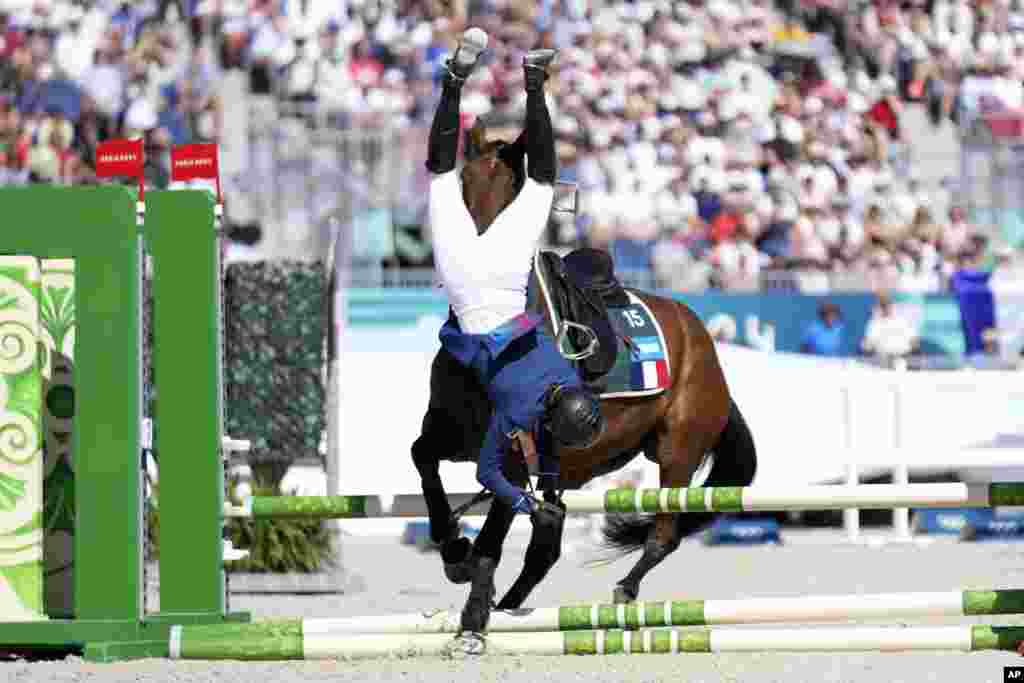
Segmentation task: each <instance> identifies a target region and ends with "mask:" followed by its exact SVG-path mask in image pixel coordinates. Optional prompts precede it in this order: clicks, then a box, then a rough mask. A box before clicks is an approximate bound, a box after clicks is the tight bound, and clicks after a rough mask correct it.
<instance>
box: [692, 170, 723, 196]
mask: <svg viewBox="0 0 1024 683" xmlns="http://www.w3.org/2000/svg"><path fill="white" fill-rule="evenodd" d="M724 186H725V174H724V173H723V172H722V171H719V170H718V169H716V168H713V167H711V166H706V165H703V164H702V165H700V166H697V167H696V168H694V169H693V171H691V172H690V191H691V192H699V191H700V190H704V191H706V192H721V191H722V190H723V189H725V187H724Z"/></svg>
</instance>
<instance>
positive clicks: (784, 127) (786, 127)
mask: <svg viewBox="0 0 1024 683" xmlns="http://www.w3.org/2000/svg"><path fill="white" fill-rule="evenodd" d="M777 125H778V133H779V137H781V138H782V139H783V140H786V141H787V142H792V143H794V144H800V143H801V142H803V141H804V127H803V125H801V123H800V122H799V121H797V120H796V119H794V118H793V117H792V116H781V117H779V121H778V124H777Z"/></svg>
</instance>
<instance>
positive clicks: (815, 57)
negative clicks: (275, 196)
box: [0, 0, 1024, 291]
mask: <svg viewBox="0 0 1024 683" xmlns="http://www.w3.org/2000/svg"><path fill="white" fill-rule="evenodd" d="M470 24H473V25H479V26H482V27H484V28H485V29H486V30H487V31H488V32H489V33H490V34H491V45H492V47H493V50H491V51H490V52H489V54H488V56H487V59H486V64H485V68H481V69H479V70H478V72H477V73H476V74H474V76H473V77H472V78H471V79H470V81H469V83H468V84H467V88H466V92H465V93H464V96H463V109H464V112H465V114H466V123H467V124H469V123H472V121H473V120H474V119H475V118H477V117H483V118H484V120H485V121H486V122H487V123H488V126H489V128H490V129H491V130H493V131H494V135H513V134H515V130H514V128H515V126H517V125H518V123H519V121H520V120H521V115H522V104H523V101H524V97H525V93H524V92H523V89H522V72H521V67H520V58H521V55H522V53H523V52H524V51H526V50H528V49H530V48H532V47H535V46H537V45H541V44H543V45H549V46H556V47H558V48H560V49H561V55H560V59H559V62H558V66H557V73H556V74H555V75H554V76H553V77H552V78H551V80H550V82H549V83H550V88H549V91H550V104H551V109H552V112H553V116H554V120H555V125H556V129H557V135H558V151H559V157H560V163H561V176H562V179H563V180H564V181H566V182H569V183H576V184H577V185H578V201H579V212H578V214H576V215H573V214H571V213H567V212H558V213H556V214H555V216H554V218H553V220H552V224H551V229H550V234H549V242H550V244H551V245H552V246H554V247H556V248H569V247H571V246H573V245H576V244H582V243H587V244H591V245H595V246H602V247H606V248H608V249H611V250H612V252H613V254H614V256H615V260H616V264H617V267H618V268H619V269H620V270H621V271H623V272H624V273H627V274H629V273H636V274H645V275H646V276H647V277H648V278H649V279H648V280H647V283H649V284H653V285H655V286H662V287H671V288H673V289H677V290H687V291H699V290H703V289H707V288H720V289H727V290H757V289H761V288H763V286H764V282H765V280H764V277H763V274H764V273H765V272H783V273H785V272H799V273H801V274H802V275H803V276H805V277H810V278H812V280H813V278H814V277H815V276H825V277H827V278H831V279H827V280H826V281H827V282H832V283H834V282H836V281H837V280H836V278H839V279H840V280H841V279H842V278H843V277H846V276H848V277H853V278H855V281H856V283H857V287H858V288H860V289H869V290H880V289H893V288H898V289H900V290H904V291H906V290H914V291H938V290H942V289H944V288H946V287H947V286H948V283H949V280H950V278H951V277H952V276H953V275H954V273H955V272H957V270H958V269H959V268H961V267H963V266H964V265H965V264H971V263H980V262H983V261H988V262H989V263H991V262H998V264H999V265H1000V267H1003V268H1006V269H1009V268H1012V267H1014V266H1015V264H1016V260H1017V257H1018V248H1017V246H1018V245H1015V244H1012V243H1007V242H1006V241H1005V240H997V239H994V237H995V234H996V233H997V232H998V231H997V230H995V229H994V227H993V226H991V225H984V224H975V223H972V222H971V221H970V220H969V219H968V212H967V211H966V210H965V207H964V206H963V205H962V203H961V202H959V201H958V198H957V196H956V194H955V192H951V191H950V188H949V185H948V184H946V183H942V182H939V181H940V180H942V178H936V177H934V173H932V171H933V169H930V168H927V167H922V166H921V165H920V164H917V163H915V161H914V159H915V154H914V152H915V150H914V147H915V145H917V146H921V145H922V144H925V143H923V142H922V141H927V140H928V136H929V135H931V134H938V132H939V131H941V130H943V129H944V128H947V127H950V126H954V125H957V124H958V123H961V122H962V121H963V120H964V118H965V117H968V116H971V115H972V114H973V113H974V112H977V111H993V110H999V109H1015V108H1018V107H1020V106H1021V105H1022V104H1024V3H1021V2H1019V1H1018V0H989V1H976V2H967V1H966V0H933V1H930V2H926V1H923V0H905V1H903V2H890V1H887V0H859V1H857V2H849V3H847V2H838V1H836V0H813V1H803V2H801V1H799V0H787V1H780V2H770V1H769V0H711V1H709V2H704V1H696V0H689V1H682V0H679V1H675V2H672V1H670V0H660V1H658V0H644V1H633V2H627V1H623V0H529V1H526V0H431V1H423V0H278V1H276V2H269V1H266V0H262V1H261V0H148V1H147V0H144V1H140V2H130V3H128V2H112V1H109V0H108V1H96V2H89V1H85V0H0V184H20V183H32V182H43V183H64V184H81V183H89V182H95V179H94V175H93V171H92V167H93V157H94V154H95V147H96V144H97V142H98V141H100V140H103V139H106V138H111V137H122V136H128V137H132V136H138V135H143V136H145V138H146V144H147V150H148V158H149V162H148V163H147V179H148V182H149V183H150V184H152V185H153V186H156V187H162V186H166V185H167V183H168V173H167V156H168V155H167V150H168V149H169V145H171V144H179V143H183V142H202V141H210V142H217V143H219V144H221V145H222V150H226V153H227V154H228V155H229V156H231V155H234V156H235V157H237V158H239V159H241V161H238V162H236V163H235V167H236V168H235V170H234V171H233V172H232V171H231V164H230V163H228V164H226V166H227V167H228V171H227V173H228V175H229V177H228V178H226V182H227V183H228V188H229V189H228V197H229V207H228V208H229V216H230V215H231V214H232V211H231V209H232V208H233V207H232V206H231V201H232V200H231V197H232V196H233V194H232V191H231V188H232V183H234V188H235V193H234V194H235V195H243V196H244V195H249V197H250V198H251V199H250V201H249V203H250V207H249V209H248V211H243V210H242V208H241V206H239V208H238V210H237V211H235V212H234V219H235V220H234V222H235V224H236V225H235V227H236V230H235V232H234V233H233V234H234V235H235V236H236V238H237V239H239V240H244V241H248V242H250V243H258V242H259V241H260V240H263V239H266V238H267V231H268V230H280V231H285V232H287V231H288V230H290V229H291V230H294V226H291V227H289V226H288V225H287V223H288V221H289V220H290V219H289V218H288V217H287V216H285V218H284V221H283V222H284V225H281V224H277V225H275V226H273V227H270V226H268V225H266V224H263V223H262V222H261V220H262V218H261V217H262V216H265V215H266V213H267V212H266V211H261V210H260V204H259V201H260V197H259V195H260V192H261V190H262V187H261V182H262V181H261V178H265V177H270V176H274V177H275V178H286V177H289V174H288V172H287V169H275V168H273V167H272V165H273V161H270V162H266V163H264V162H261V161H260V159H261V158H262V157H261V154H260V151H259V150H260V147H259V142H258V141H257V142H256V143H255V147H254V146H253V145H254V143H253V141H252V140H253V137H252V136H253V133H252V130H256V128H257V126H256V125H255V124H252V120H253V118H254V117H255V118H257V119H258V118H259V115H258V111H257V114H256V115H254V114H252V113H251V112H249V111H246V112H243V113H242V114H240V115H239V114H238V113H237V110H238V109H239V108H241V107H242V106H243V104H242V103H240V102H239V101H238V100H239V99H240V98H242V99H243V100H244V101H245V102H247V104H246V105H245V106H247V107H248V106H250V105H251V104H252V103H257V104H258V103H259V102H263V103H270V104H271V105H272V106H273V108H274V109H273V112H274V114H273V116H274V117H275V119H276V118H281V119H283V118H285V117H292V120H294V121H298V122H300V123H299V124H298V128H300V129H302V130H303V131H305V132H304V135H306V136H307V137H306V138H304V139H305V140H307V141H308V140H311V139H312V138H310V137H309V135H311V133H310V132H309V131H310V130H312V129H314V128H315V129H317V130H319V129H321V128H327V129H330V130H335V131H341V132H345V131H349V132H352V131H363V132H364V133H366V132H373V131H387V135H389V136H392V137H389V138H386V139H385V140H384V142H383V143H381V141H380V139H378V140H377V143H376V144H377V149H376V151H373V150H372V149H371V152H370V153H369V154H367V155H364V158H363V160H362V161H360V164H362V167H360V166H359V164H357V165H356V168H355V171H356V173H355V175H356V176H359V175H360V174H363V175H364V176H365V175H366V174H367V172H368V171H367V169H366V168H365V166H366V164H367V163H369V164H371V165H372V164H373V163H375V162H377V161H379V160H380V159H381V158H383V157H382V151H381V150H382V149H383V148H384V147H388V148H389V149H390V146H391V145H394V146H395V147H397V148H398V149H399V153H400V154H401V155H402V157H403V161H404V162H406V163H405V165H403V166H400V168H402V169H405V170H403V171H402V174H411V175H410V176H409V177H405V178H403V177H398V178H395V179H394V184H396V185H398V186H402V187H405V188H406V189H408V187H422V185H421V184H420V185H417V184H416V183H417V181H416V180H415V178H414V177H413V176H416V175H418V174H420V173H422V162H421V160H422V157H423V155H424V154H425V151H424V150H425V146H424V145H423V143H422V140H423V137H422V132H423V131H424V130H425V129H426V127H428V126H429V122H430V117H431V116H432V113H433V105H434V102H435V98H436V95H437V86H438V72H439V68H440V65H441V64H442V63H443V60H444V59H445V58H446V56H447V55H448V54H450V52H451V50H452V49H453V47H454V45H455V41H456V40H457V37H458V35H459V34H460V33H461V32H462V31H463V30H464V29H465V28H466V27H467V26H468V25H470ZM229 74H234V75H235V76H237V77H238V78H240V79H241V82H242V83H243V85H242V87H241V89H240V90H238V91H232V90H225V89H224V88H223V87H222V86H221V84H222V83H223V82H226V81H225V79H226V77H227V76H228V75H229ZM248 98H251V101H249V99H248ZM913 108H917V109H919V110H920V112H922V113H923V114H924V116H923V117H921V116H920V115H919V116H918V117H917V118H915V119H913V121H915V122H922V121H923V122H925V124H923V125H917V124H915V126H914V128H915V129H914V130H908V124H907V114H908V112H909V111H910V110H911V109H913ZM257 110H258V107H257ZM264 118H266V115H265V114H264ZM240 120H241V121H243V122H247V123H246V125H249V126H250V127H251V128H252V130H250V131H249V133H248V135H249V139H247V140H243V141H242V142H241V143H237V144H236V143H234V142H233V141H232V136H233V135H237V134H238V131H237V129H238V128H239V127H242V124H237V123H236V122H237V121H240ZM922 128H925V129H922ZM506 131H511V132H506ZM417 133H419V134H417ZM366 134H367V135H368V134H369V133H366ZM364 137H365V135H364ZM360 139H363V138H360ZM366 139H367V140H370V141H371V142H372V139H371V138H366ZM403 141H407V143H403ZM364 142H366V140H364ZM382 145H383V147H382ZM239 147H244V148H245V151H244V153H242V154H241V155H240V156H239V152H238V148H239ZM370 147H371V148H372V147H373V145H370ZM223 153H225V152H224V151H222V154H223ZM262 156H266V155H262ZM310 168H315V165H314V166H311V167H310ZM254 169H256V170H259V169H262V170H263V174H264V175H263V176H260V175H259V174H256V175H254ZM307 173H314V174H315V171H308V172H307ZM292 175H293V177H294V178H295V184H294V186H289V187H285V188H284V191H283V192H284V194H285V195H289V194H301V193H302V192H303V191H305V190H304V187H305V185H304V183H306V180H305V179H304V177H303V176H302V172H301V171H300V172H298V173H293V174H292ZM345 178H347V176H343V177H342V180H343V182H345V183H349V182H350V181H351V178H348V179H347V180H346V179H345ZM419 182H420V183H421V182H422V178H420V180H419ZM567 187H568V186H567ZM329 191H330V192H333V193H334V194H338V193H344V192H349V191H353V190H352V188H351V187H349V186H347V185H346V186H345V187H342V188H339V187H333V189H329ZM568 194H571V191H568ZM253 197H254V198H253ZM567 197H568V195H567ZM570 200H571V198H566V199H565V201H570ZM389 201H390V202H391V205H389V206H387V207H385V208H387V211H385V212H384V213H383V214H381V213H373V212H372V211H371V212H369V213H367V215H368V216H371V218H369V219H368V220H365V221H362V222H361V223H359V225H360V226H361V228H360V229H362V230H369V231H371V232H372V231H378V232H381V233H386V234H384V235H376V236H375V235H370V236H369V237H368V238H365V239H364V241H368V242H369V243H373V244H377V243H381V242H383V243H386V244H387V245H388V246H387V248H386V249H383V250H382V251H380V252H379V253H377V252H374V250H373V249H370V256H369V258H370V260H373V261H375V262H376V265H378V266H380V265H383V266H396V265H397V266H403V267H406V268H410V267H422V268H429V267H430V266H431V265H432V264H431V257H430V248H429V244H430V240H429V225H426V224H425V212H424V211H423V206H422V193H417V192H412V193H409V192H406V193H405V194H403V193H402V192H401V191H400V190H396V191H395V192H393V193H391V195H390V200H389ZM253 202H255V205H253ZM244 203H245V202H244V201H241V200H239V202H238V204H239V205H241V204H244ZM298 203H299V204H303V203H306V202H304V201H302V200H300V201H299V202H298ZM380 203H381V202H380V201H377V204H380ZM384 203H385V204H387V203H388V202H387V201H385V202H384ZM254 206H255V208H254ZM371 208H374V207H371ZM377 208H379V207H377ZM296 220H299V219H296ZM359 239H360V238H358V237H357V241H358V240H359ZM357 250H358V246H357Z"/></svg>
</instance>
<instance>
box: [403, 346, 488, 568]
mask: <svg viewBox="0 0 1024 683" xmlns="http://www.w3.org/2000/svg"><path fill="white" fill-rule="evenodd" d="M453 406H457V410H458V412H459V413H460V414H458V415H456V414H453V412H452V410H453V408H452V407H453ZM489 412H490V406H489V405H488V403H487V395H486V394H485V393H483V390H482V389H481V388H480V386H479V383H478V382H477V381H476V379H475V378H474V377H473V376H472V374H471V373H470V371H469V370H467V369H466V368H465V367H463V366H462V365H461V364H460V363H459V362H458V361H457V360H455V358H454V357H453V356H452V355H451V354H449V353H448V352H447V351H445V350H443V349H442V350H440V351H439V352H438V353H437V355H436V356H435V357H434V362H433V364H432V365H431V368H430V403H429V405H428V406H427V413H426V415H424V417H423V426H422V428H421V430H420V436H419V438H417V439H416V441H415V442H414V443H413V445H412V461H413V464H414V465H415V467H416V471H417V472H419V475H420V482H421V486H422V488H423V499H424V502H425V503H426V506H427V516H428V518H429V520H430V538H431V540H432V541H433V542H434V543H436V544H438V545H440V547H441V558H442V561H443V562H444V567H445V574H446V575H447V577H448V579H449V580H450V581H452V582H453V583H466V582H467V581H469V580H470V578H472V571H471V567H469V566H468V561H469V556H470V549H471V544H470V542H469V539H467V538H464V537H461V536H459V527H458V523H457V522H456V521H455V520H453V519H452V508H451V505H450V504H449V503H448V495H447V493H445V490H444V484H443V483H442V481H441V466H440V465H441V460H442V459H444V458H445V456H448V457H451V456H456V455H459V454H465V453H471V452H473V451H475V450H477V449H479V447H480V446H479V444H480V442H481V440H482V432H481V431H480V429H481V424H483V419H484V418H483V416H485V415H486V414H489ZM478 432H479V433H478Z"/></svg>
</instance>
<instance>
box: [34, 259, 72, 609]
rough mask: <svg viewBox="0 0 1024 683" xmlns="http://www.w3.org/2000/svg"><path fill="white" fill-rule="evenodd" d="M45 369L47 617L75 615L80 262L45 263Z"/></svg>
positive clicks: (42, 348)
mask: <svg viewBox="0 0 1024 683" xmlns="http://www.w3.org/2000/svg"><path fill="white" fill-rule="evenodd" d="M40 303H41V305H40V311H39V315H40V335H41V343H40V345H39V355H40V363H39V365H40V369H41V370H42V374H43V406H42V409H43V428H44V431H43V436H44V444H43V446H44V450H45V456H44V461H45V467H46V479H45V481H44V484H43V490H44V495H45V515H44V519H45V520H46V536H45V538H44V540H43V544H44V547H45V551H46V613H47V614H48V615H49V616H51V617H69V616H71V615H72V614H73V613H74V597H75V595H74V551H75V548H74V533H75V463H74V462H73V459H72V449H71V441H72V436H73V425H74V412H75V394H74V359H75V332H76V329H77V326H76V324H75V262H74V260H73V259H46V260H44V261H43V262H42V288H41V297H40Z"/></svg>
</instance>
